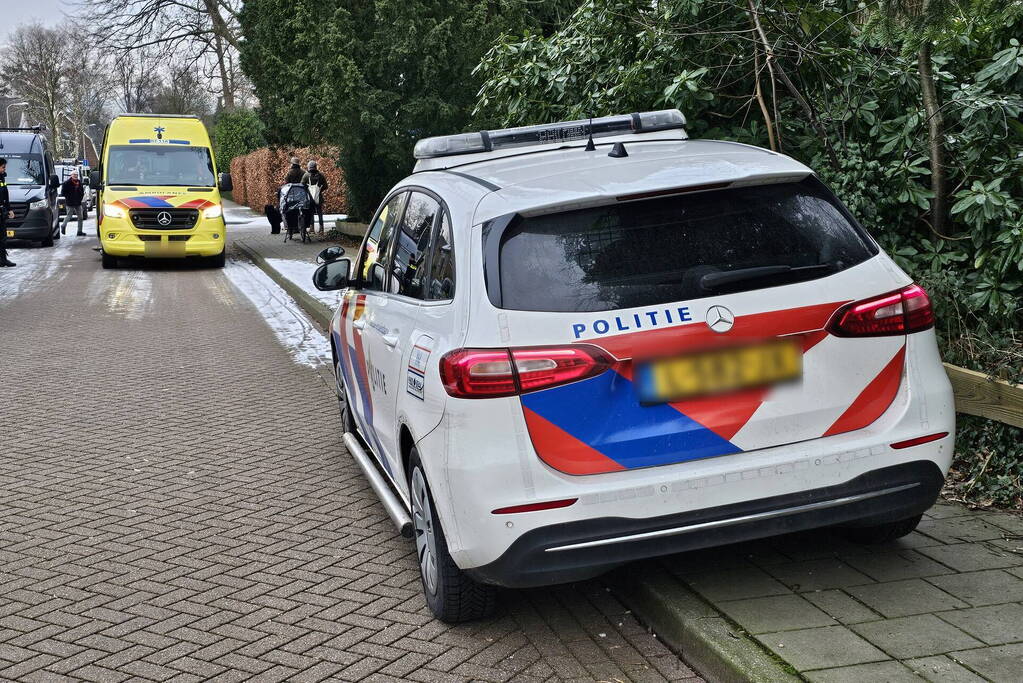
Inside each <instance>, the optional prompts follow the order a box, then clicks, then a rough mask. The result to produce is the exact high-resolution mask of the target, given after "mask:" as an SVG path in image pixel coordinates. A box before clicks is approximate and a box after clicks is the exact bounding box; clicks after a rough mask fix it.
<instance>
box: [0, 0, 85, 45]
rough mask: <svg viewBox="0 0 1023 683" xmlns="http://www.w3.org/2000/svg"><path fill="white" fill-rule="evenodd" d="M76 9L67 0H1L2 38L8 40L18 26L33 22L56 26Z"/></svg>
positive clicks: (0, 31) (0, 29) (0, 32)
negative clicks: (8, 36)
mask: <svg viewBox="0 0 1023 683" xmlns="http://www.w3.org/2000/svg"><path fill="white" fill-rule="evenodd" d="M73 9H74V7H73V6H72V4H71V3H70V2H68V1H67V0H0V17H2V22H0V26H2V27H3V28H0V37H3V38H6V37H7V35H8V34H9V33H10V32H11V30H12V29H13V28H14V27H16V26H17V25H18V24H24V23H27V22H30V21H33V20H38V21H41V22H42V23H43V24H44V25H46V26H54V25H56V24H59V23H60V22H61V20H63V19H64V17H65V15H67V14H69V13H70V12H71V10H73Z"/></svg>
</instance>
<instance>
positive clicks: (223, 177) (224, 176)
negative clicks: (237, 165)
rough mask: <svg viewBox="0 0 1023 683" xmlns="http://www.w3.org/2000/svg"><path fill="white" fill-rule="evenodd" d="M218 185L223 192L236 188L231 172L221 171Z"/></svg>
mask: <svg viewBox="0 0 1023 683" xmlns="http://www.w3.org/2000/svg"><path fill="white" fill-rule="evenodd" d="M217 186H218V187H219V188H220V190H221V192H230V191H231V190H233V189H234V185H232V184H231V174H230V173H221V174H220V178H219V179H218V180H217Z"/></svg>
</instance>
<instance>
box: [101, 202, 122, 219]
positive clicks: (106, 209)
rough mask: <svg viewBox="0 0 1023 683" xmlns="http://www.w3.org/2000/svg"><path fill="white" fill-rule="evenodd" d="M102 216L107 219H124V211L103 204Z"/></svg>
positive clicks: (117, 207) (111, 205)
mask: <svg viewBox="0 0 1023 683" xmlns="http://www.w3.org/2000/svg"><path fill="white" fill-rule="evenodd" d="M103 215H104V216H106V217H107V218H124V209H122V208H121V207H119V206H114V205H113V204H104V205H103Z"/></svg>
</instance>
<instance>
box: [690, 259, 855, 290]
mask: <svg viewBox="0 0 1023 683" xmlns="http://www.w3.org/2000/svg"><path fill="white" fill-rule="evenodd" d="M837 267H839V264H838V263H818V264H815V265H812V266H796V267H792V266H783V265H778V266H757V267H755V268H740V269H738V270H726V271H722V272H719V273H707V274H706V275H704V276H703V277H701V278H700V286H701V287H703V288H704V289H720V288H722V287H726V286H728V285H732V284H735V283H737V282H745V281H747V280H759V279H761V278H769V277H774V276H776V275H800V274H803V273H813V272H816V271H821V270H834V269H836V268H837Z"/></svg>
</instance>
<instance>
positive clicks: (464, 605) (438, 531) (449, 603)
mask: <svg viewBox="0 0 1023 683" xmlns="http://www.w3.org/2000/svg"><path fill="white" fill-rule="evenodd" d="M416 470H419V472H420V476H422V480H423V484H424V486H425V489H426V496H427V500H428V501H429V514H430V516H431V527H432V529H433V532H434V539H435V541H436V555H437V557H436V560H437V586H436V590H435V591H433V592H431V591H430V589H429V588H428V587H427V580H426V577H424V576H423V568H422V564H421V563H420V562H419V560H420V557H419V551H418V546H417V550H416V554H417V557H416V564H417V565H419V567H420V570H419V578H420V580H421V582H422V584H423V595H424V596H425V597H426V604H427V605H428V606H429V607H430V611H431V612H433V615H434V616H435V617H437V618H438V619H440V620H441V621H443V622H445V623H448V624H458V623H461V622H463V621H472V620H473V619H482V618H484V617H487V616H490V615H491V614H492V613H493V612H494V608H495V607H496V605H497V589H496V588H495V587H494V586H487V585H484V584H482V583H477V582H476V581H473V580H472V578H470V577H469V575H468V574H466V573H465V572H464V571H462V570H461V569H459V568H458V565H456V564H455V561H454V560H452V559H451V554H450V553H449V552H448V543H447V539H446V538H445V537H444V530H443V529H442V528H441V524H440V521H439V520H438V519H437V518H436V516H435V512H434V511H435V510H436V509H437V506H436V505H435V504H434V502H433V493H432V492H431V491H430V486H429V483H427V481H426V472H425V471H424V470H423V464H422V462H421V461H420V460H419V453H418V452H417V451H416V449H415V448H414V447H413V449H412V453H411V456H410V458H409V472H408V475H409V477H408V480H409V482H410V487H409V488H410V497H411V496H414V495H415V493H414V492H412V491H411V488H412V487H411V482H412V481H413V474H414V473H415V472H416ZM414 507H415V504H414V503H413V508H414ZM416 533H417V532H416V531H415V530H414V531H413V536H415V534H416Z"/></svg>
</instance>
